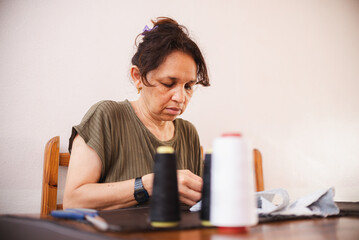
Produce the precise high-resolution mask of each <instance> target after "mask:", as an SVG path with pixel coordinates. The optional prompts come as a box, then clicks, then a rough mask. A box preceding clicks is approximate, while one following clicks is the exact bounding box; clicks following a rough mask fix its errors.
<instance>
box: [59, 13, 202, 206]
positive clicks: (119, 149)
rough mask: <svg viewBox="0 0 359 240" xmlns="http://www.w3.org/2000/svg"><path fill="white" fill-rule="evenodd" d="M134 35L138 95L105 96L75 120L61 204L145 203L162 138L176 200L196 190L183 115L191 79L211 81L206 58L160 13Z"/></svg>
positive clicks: (192, 143) (194, 144)
mask: <svg viewBox="0 0 359 240" xmlns="http://www.w3.org/2000/svg"><path fill="white" fill-rule="evenodd" d="M153 24H154V27H153V28H152V29H148V28H147V26H146V29H145V30H144V32H143V33H142V34H141V35H139V36H141V37H142V41H141V42H140V44H139V45H138V48H137V52H136V53H135V55H134V56H133V58H132V67H131V70H130V72H131V77H132V80H133V82H134V84H135V86H136V88H137V90H138V93H139V94H140V97H139V98H138V100H137V101H133V102H129V101H128V100H125V101H123V102H114V101H102V102H99V103H97V104H95V105H94V106H92V107H91V109H90V110H89V111H88V112H87V113H86V115H85V117H84V118H83V119H82V122H81V123H80V124H79V125H77V126H75V127H73V129H72V136H71V138H70V143H69V150H70V152H71V161H70V165H69V170H68V173H67V179H66V186H65V193H64V199H63V205H64V208H72V207H83V208H96V209H115V208H122V207H129V206H132V205H135V204H139V203H144V202H146V201H148V198H149V197H150V196H151V194H152V184H153V173H152V168H153V165H154V155H155V152H156V148H157V147H158V146H161V145H169V146H172V147H173V148H174V150H175V152H176V155H177V169H178V170H177V176H178V191H179V196H180V201H181V202H182V203H185V204H187V205H190V206H192V205H194V204H195V203H196V202H197V201H198V200H199V199H200V198H201V189H202V179H201V177H199V175H200V171H201V164H202V163H201V159H200V143H199V138H198V134H197V131H196V129H195V128H194V126H193V125H192V124H191V123H189V122H188V121H185V120H183V119H180V118H177V117H178V116H179V115H181V114H182V113H183V112H184V111H185V109H186V107H187V104H188V102H189V101H190V99H191V97H192V94H193V87H194V86H195V85H196V84H201V85H203V86H209V79H208V74H207V69H206V64H205V61H204V59H203V56H202V54H201V52H200V50H199V48H198V46H197V45H196V44H195V43H194V42H193V41H192V40H191V39H190V38H189V37H188V33H187V30H186V29H185V28H184V27H183V26H181V25H178V23H177V22H176V21H174V20H172V19H170V18H158V19H157V21H155V22H154V21H153Z"/></svg>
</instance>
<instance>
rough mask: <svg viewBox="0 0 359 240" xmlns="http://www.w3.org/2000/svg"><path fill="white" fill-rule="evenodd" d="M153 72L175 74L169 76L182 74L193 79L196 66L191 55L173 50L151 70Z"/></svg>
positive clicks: (195, 73)
mask: <svg viewBox="0 0 359 240" xmlns="http://www.w3.org/2000/svg"><path fill="white" fill-rule="evenodd" d="M153 73H154V74H156V75H168V74H170V75H171V74H172V75H175V76H170V77H180V76H182V77H184V78H191V80H195V79H196V75H197V66H196V63H195V61H194V59H193V58H192V56H191V55H189V54H187V53H184V52H180V51H173V52H172V53H170V54H169V55H168V56H167V57H166V58H165V59H164V61H163V62H162V63H161V65H160V66H158V68H156V69H154V70H153Z"/></svg>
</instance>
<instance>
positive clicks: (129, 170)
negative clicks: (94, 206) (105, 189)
mask: <svg viewBox="0 0 359 240" xmlns="http://www.w3.org/2000/svg"><path fill="white" fill-rule="evenodd" d="M173 123H174V126H175V132H174V137H173V138H172V139H171V140H169V141H160V140H158V139H157V138H156V137H155V136H154V135H153V134H152V133H151V132H150V131H149V130H148V129H147V128H146V127H145V125H144V124H143V123H142V122H141V120H140V119H139V118H138V117H137V115H136V113H135V111H134V109H133V108H132V106H131V103H130V102H129V101H128V100H125V101H123V102H115V101H101V102H99V103H97V104H95V105H93V106H92V107H91V108H90V109H89V111H88V112H87V113H86V115H85V116H84V118H83V119H82V121H81V123H80V124H79V125H77V126H74V127H73V128H72V134H71V137H70V142H69V151H70V153H71V149H72V143H73V140H74V138H75V136H76V135H77V134H79V135H80V136H81V137H82V138H83V139H84V140H85V142H86V144H87V145H88V146H90V147H91V148H92V149H94V150H95V151H96V152H97V154H98V156H99V157H100V159H101V162H102V169H101V178H100V181H99V182H115V181H124V180H127V179H132V178H136V177H140V176H143V175H145V174H148V173H151V172H153V165H154V155H155V153H156V149H157V147H159V146H164V145H165V146H172V147H173V148H174V150H175V153H176V159H177V169H188V170H190V171H191V172H193V173H195V174H197V175H200V174H201V169H202V161H201V152H200V151H201V150H200V142H199V137H198V134H197V131H196V129H195V127H194V126H193V125H192V124H191V123H190V122H188V121H186V120H183V119H180V118H177V119H175V120H174V121H173Z"/></svg>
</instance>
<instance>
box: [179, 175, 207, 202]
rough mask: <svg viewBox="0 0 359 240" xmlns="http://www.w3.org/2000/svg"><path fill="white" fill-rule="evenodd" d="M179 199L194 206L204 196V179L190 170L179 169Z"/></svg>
mask: <svg viewBox="0 0 359 240" xmlns="http://www.w3.org/2000/svg"><path fill="white" fill-rule="evenodd" d="M177 181H178V193H179V200H180V202H182V203H185V204H187V205H190V206H193V205H194V204H196V203H197V202H198V201H199V200H200V199H201V197H202V193H201V192H202V185H203V180H202V178H201V177H199V176H197V175H196V174H194V173H192V172H191V171H189V170H177Z"/></svg>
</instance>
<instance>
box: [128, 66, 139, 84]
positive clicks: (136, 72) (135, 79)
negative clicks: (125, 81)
mask: <svg viewBox="0 0 359 240" xmlns="http://www.w3.org/2000/svg"><path fill="white" fill-rule="evenodd" d="M130 72H131V78H132V81H133V83H134V84H135V86H136V88H141V87H142V81H141V79H142V78H141V73H140V69H138V67H137V66H136V65H133V66H132V67H131V70H130Z"/></svg>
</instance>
